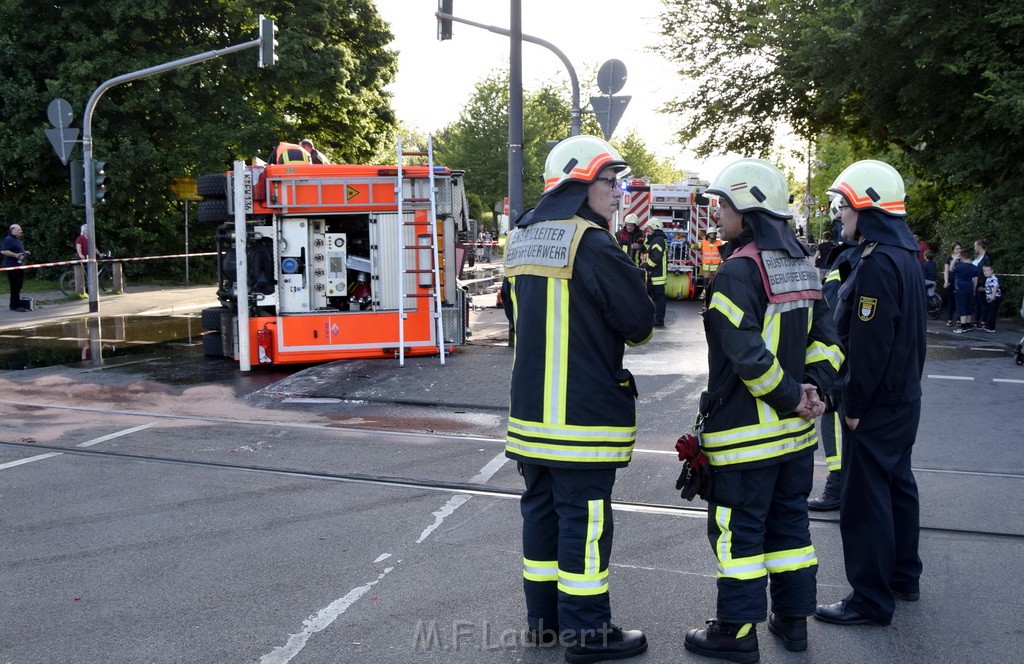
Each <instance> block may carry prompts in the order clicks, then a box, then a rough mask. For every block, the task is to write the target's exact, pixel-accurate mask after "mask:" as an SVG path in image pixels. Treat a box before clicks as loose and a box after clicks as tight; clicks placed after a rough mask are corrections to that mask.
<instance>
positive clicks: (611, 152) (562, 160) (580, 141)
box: [544, 136, 629, 194]
mask: <svg viewBox="0 0 1024 664" xmlns="http://www.w3.org/2000/svg"><path fill="white" fill-rule="evenodd" d="M609 167H610V168H614V169H616V170H617V171H618V175H625V174H626V173H627V172H629V164H628V163H627V162H626V160H625V159H623V158H622V155H620V154H619V151H618V150H616V149H615V148H613V147H612V146H611V145H609V144H608V142H607V141H604V140H602V139H600V138H597V137H596V136H570V137H569V138H567V139H565V140H564V141H561V142H559V143H558V145H556V146H555V147H553V148H552V149H551V152H550V153H549V154H548V158H547V160H546V161H545V162H544V193H545V194H550V193H551V192H553V191H555V190H556V189H558V188H559V187H561V186H562V185H563V184H565V183H566V182H586V183H590V182H593V181H594V179H595V178H597V176H598V175H600V174H601V171H603V170H604V169H606V168H609Z"/></svg>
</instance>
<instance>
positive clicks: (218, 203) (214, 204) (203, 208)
mask: <svg viewBox="0 0 1024 664" xmlns="http://www.w3.org/2000/svg"><path fill="white" fill-rule="evenodd" d="M196 217H198V218H199V221H200V222H201V223H204V224H215V225H219V224H223V223H224V222H225V221H228V202H227V201H226V200H224V199H218V198H211V199H208V200H205V201H199V205H197V206H196Z"/></svg>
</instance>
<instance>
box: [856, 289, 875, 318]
mask: <svg viewBox="0 0 1024 664" xmlns="http://www.w3.org/2000/svg"><path fill="white" fill-rule="evenodd" d="M877 306H878V298H874V297H866V296H864V295H861V296H860V306H859V307H858V311H857V315H858V316H859V317H860V319H861V320H862V321H865V322H866V321H869V320H871V319H872V318H874V316H875V309H876V307H877Z"/></svg>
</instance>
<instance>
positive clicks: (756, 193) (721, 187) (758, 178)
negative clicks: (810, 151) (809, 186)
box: [704, 158, 793, 219]
mask: <svg viewBox="0 0 1024 664" xmlns="http://www.w3.org/2000/svg"><path fill="white" fill-rule="evenodd" d="M704 195H705V196H708V195H712V196H721V197H722V198H724V199H726V200H727V201H729V204H730V205H732V207H733V208H734V209H735V210H736V211H737V212H739V213H741V214H742V213H744V212H754V211H755V210H760V211H761V212H766V213H768V214H770V215H772V216H773V217H779V218H781V219H792V218H793V215H792V214H791V213H790V212H789V185H788V184H787V183H786V176H785V175H783V174H782V171H780V170H779V169H778V168H776V167H775V166H773V165H771V164H769V163H768V162H767V161H764V160H763V159H752V158H747V159H740V160H739V161H734V162H733V163H731V164H729V165H728V166H726V167H725V168H724V169H723V170H722V172H721V173H719V174H718V177H716V178H715V180H714V181H713V182H712V183H711V186H710V187H708V188H707V190H706V191H705V192H704Z"/></svg>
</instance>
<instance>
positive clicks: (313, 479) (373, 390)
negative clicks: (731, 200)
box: [0, 302, 1024, 664]
mask: <svg viewBox="0 0 1024 664" xmlns="http://www.w3.org/2000/svg"><path fill="white" fill-rule="evenodd" d="M474 317H475V320H476V325H475V329H474V339H475V341H474V345H473V346H471V347H469V348H466V349H463V350H461V351H460V352H457V353H456V354H454V355H452V356H451V357H450V358H448V363H447V364H446V365H445V367H443V368H442V367H440V365H439V364H438V363H437V361H436V359H431V358H416V359H415V361H412V362H409V363H407V366H406V367H404V368H399V367H397V362H389V361H373V362H370V361H367V362H349V363H335V364H332V365H324V366H320V367H310V368H304V369H292V370H287V371H280V372H274V373H255V374H254V375H251V376H241V375H239V374H238V373H237V371H236V370H235V368H234V367H233V366H232V365H231V364H230V363H228V362H217V363H212V364H211V363H210V362H208V361H206V360H204V359H203V358H202V357H201V348H200V347H199V346H197V345H194V344H193V345H190V344H177V345H173V346H166V347H161V348H160V349H159V350H154V351H153V352H152V353H149V354H146V355H144V356H133V357H132V358H131V359H128V360H125V361H121V362H111V363H108V364H104V365H102V366H90V365H88V364H77V365H69V366H59V367H49V368H45V369H35V370H31V371H28V372H6V373H2V374H0V421H2V422H3V428H2V430H0V505H2V509H0V605H2V606H3V607H4V616H3V619H2V620H0V662H4V663H7V662H10V663H15V662H17V663H22V662H69V663H71V662H75V663H77V662H87V661H88V662H211V663H212V662H261V663H265V664H284V663H286V662H295V663H300V662H309V663H320V662H346V663H348V662H355V663H362V662H367V663H369V662H375V663H395V664H403V663H406V662H544V663H548V662H560V661H563V660H562V652H561V650H560V649H559V648H554V649H535V648H530V647H526V646H524V645H523V643H522V638H521V630H522V629H523V627H524V626H525V625H524V622H525V616H524V608H523V601H522V594H521V582H520V577H519V573H518V569H519V565H520V560H521V554H520V552H519V523H520V521H519V516H518V505H517V502H516V494H517V492H518V491H519V490H520V489H521V486H522V484H521V480H520V478H519V477H518V475H517V474H516V472H515V468H514V465H513V464H511V463H510V462H506V460H505V459H504V456H503V454H502V445H503V442H502V435H503V427H504V401H503V399H504V394H505V393H506V392H507V385H508V362H509V359H510V357H511V351H510V349H508V348H507V346H505V345H504V343H503V338H502V328H503V325H504V323H503V321H502V320H501V318H500V313H499V312H498V311H497V310H494V309H481V310H479V311H477V312H475V313H474ZM668 321H669V327H668V328H667V329H666V330H665V331H660V332H658V334H657V336H656V337H655V339H654V341H653V342H652V343H651V344H648V345H647V346H644V347H641V348H638V349H631V350H630V351H629V352H628V363H629V366H630V368H631V369H632V370H633V372H634V373H635V374H636V375H637V378H638V384H639V388H640V391H641V398H640V401H639V404H638V409H639V413H640V421H641V427H640V434H639V438H638V443H637V452H636V454H635V456H634V461H633V463H632V464H631V465H630V467H629V468H628V469H626V470H624V471H621V472H620V474H619V479H618V482H617V485H616V490H615V498H616V501H617V503H618V504H617V506H616V514H615V518H616V524H615V528H616V540H615V549H614V554H613V560H612V576H611V588H612V602H613V614H614V616H615V619H616V620H617V622H619V624H621V625H622V626H623V627H627V628H629V627H639V628H642V629H644V630H645V631H646V632H647V633H648V636H649V638H650V640H651V648H650V651H649V652H648V653H647V654H645V655H644V656H642V657H641V658H637V659H636V660H634V661H638V662H652V663H653V662H659V663H660V662H679V661H693V662H699V661H706V660H702V658H699V657H697V656H695V655H692V654H690V653H685V652H684V651H683V648H682V637H683V634H684V632H685V630H686V629H687V628H690V627H695V626H700V625H702V624H703V621H704V620H705V619H707V618H710V617H712V616H713V612H714V604H715V594H714V558H713V556H712V554H711V552H710V550H709V547H708V544H707V541H706V535H705V523H704V514H703V512H702V511H701V508H702V506H703V505H702V503H699V502H698V503H686V502H684V501H681V500H680V499H679V498H678V496H677V495H676V494H675V492H674V491H673V489H672V485H673V484H674V480H675V477H676V475H677V474H678V472H679V464H678V461H676V459H675V456H674V453H673V452H672V443H673V442H674V440H675V438H676V437H677V436H678V434H679V433H680V432H681V431H682V430H684V429H685V428H686V427H687V426H688V425H689V423H690V421H691V420H692V415H693V413H694V409H695V407H696V399H697V396H698V395H699V392H700V390H701V389H702V387H703V383H704V381H705V380H706V372H705V367H706V360H705V353H706V348H705V347H704V343H703V338H702V334H701V331H700V319H699V314H698V308H697V305H696V304H694V303H683V302H673V303H670V305H669V316H668ZM1016 334H1017V331H1016V330H1014V331H1004V333H1003V334H1001V335H998V338H995V337H996V336H997V335H988V336H986V337H982V336H980V335H978V337H979V338H976V339H975V338H972V339H963V338H962V336H967V335H962V336H961V335H952V334H950V333H948V332H947V331H946V330H945V329H942V328H938V327H936V328H934V329H933V330H931V335H930V343H931V348H930V351H929V359H928V363H927V366H926V370H925V373H926V376H927V377H926V379H925V381H924V389H925V398H924V405H923V418H922V425H921V430H920V432H919V436H918V441H917V445H916V447H915V464H914V465H915V468H916V469H917V477H918V481H919V484H920V488H921V496H922V508H923V514H922V521H923V526H924V528H925V529H924V532H923V534H922V556H923V558H924V564H925V575H924V577H923V579H922V599H921V601H920V602H917V603H913V604H908V603H901V604H900V606H899V607H898V610H897V614H896V617H895V620H894V622H893V625H892V626H891V627H889V628H871V627H856V628H842V627H836V626H832V625H823V624H821V623H816V622H813V621H812V624H811V625H810V628H809V629H810V640H811V643H810V647H809V650H808V651H807V653H805V654H802V655H801V654H794V653H788V652H786V651H785V650H783V649H782V647H781V645H780V644H779V643H778V642H777V641H776V640H775V639H774V637H772V636H771V635H770V634H768V632H767V630H766V629H761V630H760V631H761V634H760V642H761V661H763V662H783V661H785V662H815V661H828V662H865V661H871V662H886V663H887V662H893V663H896V662H933V661H949V660H959V661H961V662H1011V661H1018V660H1019V658H1020V657H1019V653H1020V651H1021V649H1022V647H1024V634H1022V631H1021V629H1020V627H1019V622H1018V620H1017V616H1019V615H1020V609H1021V605H1022V600H1021V599H1020V595H1019V594H1018V591H1017V588H1019V587H1020V586H1021V585H1022V582H1024V571H1022V569H1021V563H1020V560H1022V559H1024V516H1022V510H1021V503H1020V495H1021V488H1022V486H1024V484H1022V483H1024V454H1022V453H1021V448H1020V445H1021V438H1020V433H1019V432H1020V425H1019V423H1018V419H1019V415H1020V412H1021V409H1020V403H1021V398H1022V395H1024V367H1018V366H1016V365H1015V364H1014V363H1013V361H1012V359H1011V354H1010V350H1011V348H1012V344H1013V343H1014V342H1015V339H1014V338H1013V337H1014V336H1015V335H1016ZM819 455H820V452H819ZM818 460H819V462H820V461H821V459H820V457H819V459H818ZM824 474H825V469H824V467H823V465H822V464H821V463H819V464H818V465H817V466H816V475H817V480H818V485H819V486H820V483H821V481H822V480H823V478H824ZM812 537H813V538H814V543H815V546H816V549H817V551H818V557H819V560H820V570H819V575H818V580H819V600H820V601H835V600H836V599H839V598H840V597H841V596H842V595H843V594H845V593H846V591H847V585H846V581H845V576H844V572H843V565H842V549H841V543H840V537H839V530H838V525H837V524H836V523H835V515H832V514H826V515H824V516H822V517H819V518H817V519H816V520H815V521H814V522H813V523H812ZM762 628H763V625H762Z"/></svg>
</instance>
